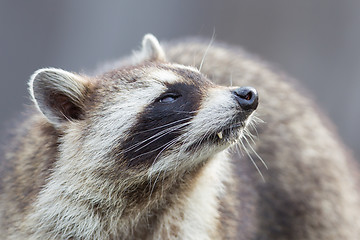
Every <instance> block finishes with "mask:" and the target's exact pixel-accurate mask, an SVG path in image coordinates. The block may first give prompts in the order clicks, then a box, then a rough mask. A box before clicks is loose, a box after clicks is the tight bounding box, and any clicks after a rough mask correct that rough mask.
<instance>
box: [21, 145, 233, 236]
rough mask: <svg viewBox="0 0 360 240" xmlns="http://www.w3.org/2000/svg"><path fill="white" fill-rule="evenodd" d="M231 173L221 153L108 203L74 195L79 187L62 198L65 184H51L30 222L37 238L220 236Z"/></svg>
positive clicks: (226, 158) (146, 184)
mask: <svg viewBox="0 0 360 240" xmlns="http://www.w3.org/2000/svg"><path fill="white" fill-rule="evenodd" d="M228 173H229V162H228V157H227V154H226V153H225V152H221V153H218V154H216V155H214V156H213V157H212V158H210V159H208V160H207V161H206V163H205V164H203V165H202V166H199V167H198V168H196V169H195V170H193V171H191V172H187V173H185V174H184V175H183V177H181V178H178V176H177V177H172V178H168V179H166V178H165V179H164V180H162V179H161V180H160V181H159V182H158V184H157V187H156V189H154V190H151V192H150V193H149V192H148V190H146V189H147V187H148V186H149V185H148V183H144V188H141V187H140V189H136V190H134V191H135V193H134V192H133V193H131V191H126V192H128V193H127V194H126V193H124V192H122V193H121V194H120V195H118V201H117V203H116V204H111V205H107V206H106V205H103V204H101V203H96V202H95V201H94V200H95V199H93V200H91V199H89V200H86V201H85V200H84V199H80V198H78V199H74V198H73V196H77V195H76V194H75V193H76V192H75V193H72V194H69V195H68V196H67V197H64V196H63V195H61V192H62V191H60V190H59V188H60V189H61V185H59V184H50V185H49V186H48V187H47V189H46V191H43V192H42V194H41V196H40V198H39V199H38V202H37V204H36V205H35V209H34V213H33V214H32V215H31V216H30V217H29V218H28V220H29V222H28V223H29V224H28V225H27V226H28V228H29V231H30V232H32V234H33V236H34V239H51V238H55V239H56V238H57V237H58V236H63V234H65V235H66V236H68V237H74V238H81V239H109V238H110V239H113V238H114V239H118V238H119V239H217V237H216V232H217V231H216V230H217V226H219V217H220V213H219V204H220V203H219V198H220V197H221V195H222V194H223V192H224V187H223V186H224V185H223V183H224V182H225V181H226V176H228V175H229V174H228ZM174 179H181V180H177V181H176V182H174ZM52 185H54V186H52ZM145 186H146V187H145ZM97 188H98V187H97ZM52 190H53V191H52ZM95 190H96V189H94V191H95ZM64 191H65V189H64ZM109 191H110V190H109ZM149 194H150V195H149ZM109 196H110V195H109ZM112 197H114V196H112ZM54 203H56V204H54ZM94 204H95V205H94ZM96 204H97V205H96ZM76 226H77V227H76ZM34 229H37V230H35V232H34ZM79 229H81V232H79Z"/></svg>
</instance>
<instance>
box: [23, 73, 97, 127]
mask: <svg viewBox="0 0 360 240" xmlns="http://www.w3.org/2000/svg"><path fill="white" fill-rule="evenodd" d="M90 85H91V84H90V81H89V80H88V79H87V78H85V77H82V76H80V75H77V74H73V73H71V72H67V71H64V70H61V69H56V68H45V69H40V70H38V71H36V72H35V73H34V74H33V75H32V77H31V79H30V82H29V91H30V95H31V98H32V101H33V102H34V103H35V105H36V107H37V108H38V109H39V110H40V112H41V113H43V115H44V116H45V117H46V118H47V119H48V120H49V122H51V123H53V124H54V125H59V124H62V123H64V122H66V121H71V120H81V119H82V117H83V114H84V107H85V106H84V103H85V99H86V96H87V95H88V92H89V90H90Z"/></svg>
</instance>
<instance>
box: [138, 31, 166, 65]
mask: <svg viewBox="0 0 360 240" xmlns="http://www.w3.org/2000/svg"><path fill="white" fill-rule="evenodd" d="M133 61H134V63H140V62H143V61H162V62H164V61H166V57H165V52H164V50H163V48H162V47H161V45H160V43H159V41H158V40H157V39H156V37H155V36H154V35H152V34H146V35H145V36H144V38H143V40H142V48H141V51H140V52H135V54H134V57H133Z"/></svg>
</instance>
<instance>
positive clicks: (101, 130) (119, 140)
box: [30, 35, 258, 173]
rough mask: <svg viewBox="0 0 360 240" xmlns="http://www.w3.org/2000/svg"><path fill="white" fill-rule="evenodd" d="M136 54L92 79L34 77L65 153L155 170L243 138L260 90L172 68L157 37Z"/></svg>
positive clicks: (45, 72)
mask: <svg viewBox="0 0 360 240" xmlns="http://www.w3.org/2000/svg"><path fill="white" fill-rule="evenodd" d="M136 56H137V58H136V59H137V61H139V59H141V60H140V62H138V63H135V65H133V66H130V67H124V68H121V69H117V70H113V71H110V72H108V73H105V74H103V75H101V76H98V77H96V78H94V79H91V78H87V77H83V76H79V75H76V74H72V73H69V72H66V71H63V70H59V69H42V70H39V71H38V72H36V73H35V74H34V75H33V77H32V79H31V81H30V92H31V95H32V98H33V100H34V102H35V104H36V106H37V107H38V109H39V110H40V111H41V112H42V113H43V114H44V115H45V116H46V117H47V119H48V120H49V122H51V123H52V124H53V125H54V126H55V127H56V128H58V129H60V130H61V129H65V130H64V137H63V144H62V147H63V148H64V150H65V148H66V150H65V152H72V151H75V152H76V153H75V152H74V153H73V154H72V156H75V155H76V156H80V155H81V157H82V159H83V161H84V164H85V165H88V163H86V161H92V163H94V162H95V161H96V162H97V165H98V167H99V168H100V167H104V168H108V169H126V170H128V172H129V171H130V172H135V173H136V172H139V171H148V172H149V173H154V172H159V171H171V170H172V169H176V168H179V167H185V168H186V167H189V166H193V165H196V164H199V163H200V162H201V161H204V160H206V159H207V158H209V157H210V156H211V155H213V154H215V153H217V152H219V151H222V150H224V149H225V148H226V147H228V146H229V145H230V144H232V143H234V142H236V141H237V140H238V139H239V138H240V137H241V134H242V131H243V130H244V128H245V127H246V125H247V123H248V122H249V121H250V116H251V114H252V113H253V111H254V110H255V109H256V107H257V104H258V96H257V93H256V90H255V89H253V88H249V87H243V88H235V87H231V88H228V87H221V86H217V85H214V84H213V83H212V82H211V81H209V80H208V79H207V78H206V77H205V76H204V75H202V74H201V73H200V72H199V71H198V70H197V69H195V68H192V67H187V66H182V65H177V64H170V63H167V62H166V59H165V54H164V52H163V50H162V49H161V47H160V45H159V43H158V42H157V40H156V39H155V38H154V37H153V36H149V35H146V36H145V38H144V40H143V50H142V51H141V52H140V53H138V54H137V55H136ZM139 56H141V57H139ZM64 150H63V151H64ZM115 165H116V166H121V167H116V168H114V166H115Z"/></svg>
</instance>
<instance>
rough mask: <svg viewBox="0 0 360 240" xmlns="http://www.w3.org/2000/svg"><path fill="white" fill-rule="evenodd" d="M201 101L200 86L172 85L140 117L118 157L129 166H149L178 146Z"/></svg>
mask: <svg viewBox="0 0 360 240" xmlns="http://www.w3.org/2000/svg"><path fill="white" fill-rule="evenodd" d="M201 99H202V94H201V90H200V86H198V85H195V84H188V83H175V84H169V85H168V90H167V91H166V92H165V93H164V94H162V95H161V96H159V98H157V99H156V100H155V101H154V102H153V103H151V104H149V105H148V106H147V107H146V108H145V110H144V111H143V112H142V113H140V114H139V115H138V118H137V122H136V123H135V125H134V127H133V128H132V129H130V132H129V136H130V137H129V138H128V139H127V140H125V142H123V144H122V145H121V146H120V149H119V153H120V154H121V157H122V159H124V160H125V161H126V163H127V166H128V167H136V166H141V165H143V164H146V165H150V164H152V163H153V162H154V161H156V160H157V158H158V156H159V155H160V154H161V153H162V152H164V151H166V149H167V148H168V147H171V143H176V138H177V137H179V136H180V135H181V134H182V130H183V129H184V127H185V126H186V125H187V124H188V123H189V122H190V121H191V119H192V118H193V117H194V116H195V114H196V112H197V111H198V110H199V107H200V102H201ZM140 164H141V165H140Z"/></svg>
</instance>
